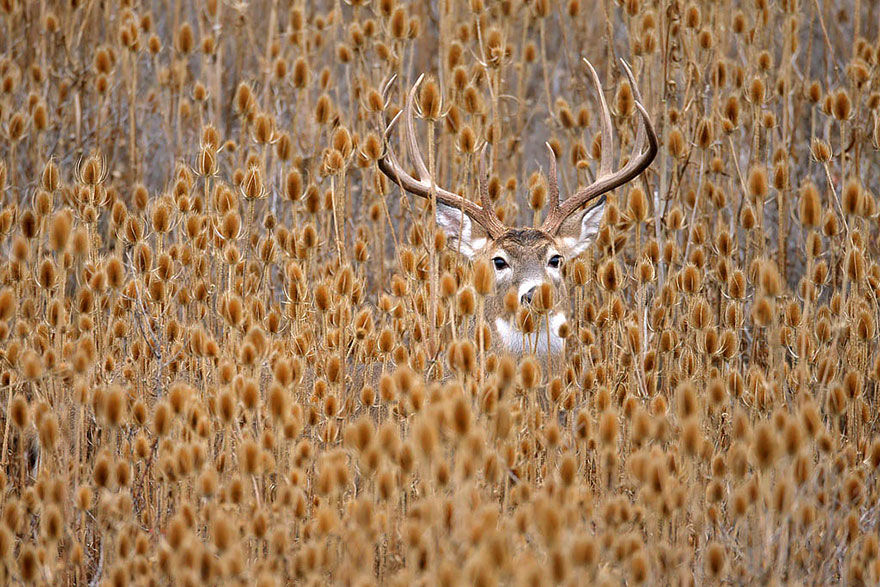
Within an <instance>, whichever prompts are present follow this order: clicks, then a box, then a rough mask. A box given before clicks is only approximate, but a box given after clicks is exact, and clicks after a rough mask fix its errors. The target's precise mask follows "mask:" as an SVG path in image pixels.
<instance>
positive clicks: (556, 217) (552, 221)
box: [541, 59, 658, 234]
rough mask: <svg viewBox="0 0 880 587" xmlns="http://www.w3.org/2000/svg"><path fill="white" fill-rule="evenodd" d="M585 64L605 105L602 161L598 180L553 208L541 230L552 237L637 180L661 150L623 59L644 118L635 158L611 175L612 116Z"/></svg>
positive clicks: (638, 134)
mask: <svg viewBox="0 0 880 587" xmlns="http://www.w3.org/2000/svg"><path fill="white" fill-rule="evenodd" d="M584 62H585V63H586V64H587V66H588V67H589V69H590V72H591V73H592V74H593V81H594V82H595V83H596V87H597V89H598V90H599V100H600V102H601V104H602V111H603V123H602V161H601V163H600V166H599V175H598V176H597V177H596V181H594V182H593V183H592V184H590V185H588V186H586V187H584V188H581V189H580V190H578V191H577V192H576V193H575V194H574V195H572V196H571V197H569V198H568V199H567V200H565V201H564V202H562V203H561V204H559V205H557V206H555V207H552V208H551V210H550V214H549V215H548V216H547V219H546V220H545V221H544V225H543V226H542V227H541V228H542V229H543V230H545V231H547V232H549V233H551V234H552V233H555V232H556V231H558V230H559V228H560V227H561V226H562V223H563V222H564V221H565V219H566V218H568V217H569V216H571V215H572V214H574V213H575V212H576V211H577V210H578V209H579V208H581V207H582V206H583V205H584V204H586V203H587V202H589V201H590V200H592V199H594V198H597V197H599V196H601V195H602V194H604V193H606V192H609V191H611V190H613V189H615V188H617V187H619V186H621V185H623V184H625V183H627V182H629V181H631V180H633V179H635V178H636V177H638V175H639V174H640V173H642V171H644V170H645V169H647V168H648V166H649V165H650V164H651V162H652V161H653V160H654V157H655V156H656V155H657V151H658V140H657V133H656V132H654V125H653V124H652V123H651V118H650V116H648V112H647V110H645V107H644V106H642V103H641V94H640V93H639V88H638V86H637V85H636V83H635V79H634V78H633V75H632V71H630V70H629V67H628V66H627V65H626V63H625V62H623V61H622V60H621V62H622V65H623V68H624V71H625V73H626V75H627V77H628V78H629V81H630V84H632V87H633V96H634V97H635V105H636V109H637V110H638V111H639V115H640V117H641V124H640V125H639V129H638V131H636V141H635V145H633V156H632V157H631V158H630V160H629V161H628V162H627V164H626V165H624V166H623V168H621V169H620V170H618V171H615V172H614V173H612V172H611V163H610V161H611V149H610V148H609V147H610V140H607V137H608V136H610V134H611V120H610V119H611V114H610V112H609V110H608V105H607V104H606V103H605V97H604V96H603V95H602V90H601V85H600V84H599V79H598V76H596V70H594V69H593V66H592V65H590V62H589V61H587V60H586V59H584ZM645 139H647V140H648V148H647V150H645V151H644V152H642V149H643V148H644V143H645ZM606 153H607V159H606ZM606 166H607V167H606Z"/></svg>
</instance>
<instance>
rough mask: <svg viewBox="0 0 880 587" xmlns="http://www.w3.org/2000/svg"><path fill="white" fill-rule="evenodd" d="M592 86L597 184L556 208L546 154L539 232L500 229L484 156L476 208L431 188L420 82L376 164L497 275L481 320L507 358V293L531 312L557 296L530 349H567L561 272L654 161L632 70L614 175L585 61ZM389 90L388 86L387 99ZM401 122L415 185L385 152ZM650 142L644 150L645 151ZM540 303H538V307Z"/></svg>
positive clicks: (607, 124) (518, 346)
mask: <svg viewBox="0 0 880 587" xmlns="http://www.w3.org/2000/svg"><path fill="white" fill-rule="evenodd" d="M584 62H585V63H586V65H587V67H588V69H589V71H590V73H591V75H592V78H593V83H594V84H595V86H596V91H597V93H598V95H599V103H600V105H601V107H602V115H601V117H600V118H601V121H602V156H601V161H600V164H599V169H598V172H597V174H596V180H595V181H594V182H593V183H592V184H590V185H588V186H585V187H583V188H581V189H579V190H578V191H577V192H576V193H574V194H573V195H571V196H570V197H568V198H567V199H566V200H565V201H563V202H560V201H559V186H558V183H557V177H556V175H557V174H556V156H555V154H554V153H553V150H552V149H550V147H549V145H548V149H549V150H550V174H549V199H550V212H549V213H548V214H547V217H546V219H545V220H544V223H543V224H542V225H541V227H540V228H524V229H520V228H512V227H508V226H505V225H504V224H503V223H502V222H501V220H500V219H499V218H498V215H497V214H496V213H495V209H494V208H493V204H492V202H491V200H490V199H489V188H488V181H487V178H486V176H487V174H486V168H485V159H484V157H483V153H482V152H481V154H480V173H479V184H480V186H479V187H480V203H479V204H477V203H476V202H474V201H472V200H469V199H467V198H465V197H463V196H461V195H458V194H455V193H453V192H450V191H447V190H445V189H443V188H441V187H439V186H437V185H435V183H434V182H433V181H432V180H431V176H430V174H429V173H428V168H427V166H426V165H425V162H424V159H423V158H422V155H421V151H420V150H419V147H418V143H417V141H416V134H415V123H414V121H413V102H414V98H415V93H416V90H417V89H418V86H419V83H420V82H421V79H422V78H419V81H417V82H416V83H415V85H414V86H413V88H412V89H411V90H410V92H409V94H408V95H407V99H406V105H405V107H404V109H403V110H402V111H401V113H400V114H398V115H397V116H396V117H395V118H394V120H392V122H391V123H390V124H389V126H388V128H387V129H386V131H385V154H384V155H383V156H382V158H381V159H379V169H381V170H382V172H383V173H385V175H387V176H388V177H389V178H390V179H391V180H392V181H393V182H394V183H396V184H397V185H399V186H400V187H401V188H403V189H404V190H406V191H407V192H409V193H411V194H414V195H416V196H419V197H422V198H427V199H436V201H437V209H436V218H437V224H438V226H440V227H442V228H443V230H444V231H445V232H446V234H447V236H448V237H449V238H448V242H449V244H450V246H451V248H452V249H453V250H456V251H458V252H460V253H461V254H462V255H464V256H465V257H468V258H470V259H477V258H485V259H488V260H490V261H491V263H492V266H493V267H494V269H495V287H496V291H495V295H494V296H493V297H491V298H490V299H488V300H487V305H486V316H485V317H486V319H487V320H488V322H489V324H490V325H492V327H493V328H494V330H495V337H494V340H496V341H498V342H500V345H501V346H502V347H504V348H505V349H506V350H508V351H511V352H514V353H523V352H525V351H526V350H527V349H526V348H524V347H525V341H524V337H523V335H522V333H521V332H519V331H518V330H517V329H516V328H515V327H514V326H515V325H514V324H513V321H512V320H511V318H509V317H508V316H507V314H505V313H504V312H503V311H502V309H503V308H502V306H503V299H504V296H505V295H506V292H507V291H509V290H510V289H511V288H512V289H513V290H514V291H515V292H516V295H517V297H518V298H519V301H520V303H521V304H523V305H530V304H533V302H534V301H535V300H534V295H535V292H536V291H537V288H539V287H541V286H542V284H544V283H548V284H550V285H551V286H552V287H553V288H554V289H555V291H556V293H555V294H554V296H553V298H554V302H558V303H554V304H553V305H552V307H543V308H536V309H539V310H541V312H539V313H540V314H541V315H542V316H544V318H543V323H542V324H538V325H537V326H538V327H539V331H540V332H544V333H546V332H547V330H548V329H549V334H545V335H544V336H537V337H536V339H535V343H536V344H535V343H533V344H532V346H531V348H535V350H537V352H538V353H539V354H555V353H558V352H560V351H562V350H563V349H564V345H563V340H562V338H561V337H560V336H559V328H560V327H561V326H562V324H564V323H565V322H566V311H567V304H566V302H567V298H568V296H567V293H566V291H565V283H564V281H563V279H562V267H563V265H564V264H565V263H566V261H570V260H571V259H572V258H574V257H576V256H577V255H578V254H580V253H581V252H583V251H584V250H586V249H587V248H588V247H589V246H590V245H591V244H592V243H593V241H594V239H595V237H596V234H597V232H598V230H599V223H600V222H601V220H602V214H603V213H604V211H605V198H604V197H603V194H605V193H607V192H609V191H611V190H613V189H615V188H617V187H619V186H621V185H623V184H625V183H627V182H629V181H632V180H633V179H635V178H636V177H637V176H638V175H639V174H640V173H641V172H642V171H644V170H645V169H646V168H647V167H648V166H649V165H650V164H651V161H653V159H654V157H655V156H656V155H657V150H658V145H657V135H656V133H655V132H654V128H653V126H652V124H651V119H650V118H649V117H648V113H647V112H646V111H645V108H644V107H643V106H642V103H641V101H642V99H641V95H640V93H639V89H638V86H637V85H636V83H635V80H634V79H633V76H632V72H631V71H630V70H629V67H627V66H626V64H625V63H623V69H624V72H625V73H626V75H627V77H628V78H629V81H630V84H631V86H632V89H633V96H634V97H635V105H636V109H637V110H638V112H639V115H640V122H641V124H640V125H639V127H638V131H637V133H636V139H635V145H634V146H633V155H632V157H630V159H629V161H628V162H627V163H626V165H624V166H623V167H622V168H621V169H620V170H618V171H612V168H611V165H612V161H611V153H612V152H613V150H614V147H613V144H614V136H613V132H612V128H611V112H610V111H609V110H608V105H607V104H606V102H605V96H604V94H603V92H602V84H601V83H600V82H599V77H598V76H597V75H596V71H595V70H594V69H593V66H592V65H590V63H589V61H587V60H586V59H585V60H584ZM392 80H393V78H392ZM390 86H391V83H390V82H389V83H388V84H386V86H385V95H386V97H387V92H388V90H389V88H390ZM401 118H403V120H404V125H405V126H404V134H405V138H406V140H407V142H408V145H409V152H410V158H411V160H412V163H413V165H414V166H415V168H416V171H417V173H418V178H416V177H414V176H412V175H410V174H409V173H408V172H407V171H405V170H404V168H403V166H401V165H400V163H399V162H398V161H397V157H396V156H395V154H394V152H393V151H392V150H391V149H390V148H389V147H388V138H389V136H390V135H391V132H392V131H393V129H394V127H395V126H396V125H397V123H398V122H399V120H400V119H401ZM646 142H647V145H646V144H645V143H646ZM542 301H543V300H542Z"/></svg>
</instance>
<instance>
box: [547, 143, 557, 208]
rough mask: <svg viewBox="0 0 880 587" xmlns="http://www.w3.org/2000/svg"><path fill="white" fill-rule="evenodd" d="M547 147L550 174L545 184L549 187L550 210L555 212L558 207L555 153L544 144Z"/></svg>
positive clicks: (548, 145) (548, 144)
mask: <svg viewBox="0 0 880 587" xmlns="http://www.w3.org/2000/svg"><path fill="white" fill-rule="evenodd" d="M544 144H545V145H547V150H548V151H550V173H549V174H548V176H547V183H548V184H549V186H550V209H551V210H555V209H556V208H558V207H559V176H558V175H557V172H556V151H554V150H553V147H551V146H550V143H546V142H545V143H544Z"/></svg>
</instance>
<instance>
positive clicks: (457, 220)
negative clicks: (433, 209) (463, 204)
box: [437, 202, 489, 259]
mask: <svg viewBox="0 0 880 587" xmlns="http://www.w3.org/2000/svg"><path fill="white" fill-rule="evenodd" d="M437 226H439V227H440V228H442V229H443V232H445V233H446V237H447V239H448V243H449V248H450V249H452V250H453V251H459V252H461V254H462V255H464V256H465V257H467V258H469V259H473V258H474V257H475V256H476V255H477V253H479V252H480V251H482V250H483V249H484V248H485V247H486V245H488V244H489V235H488V234H487V233H486V231H485V229H483V227H482V226H480V225H479V224H477V223H476V222H474V221H472V220H471V219H470V218H469V217H468V215H467V214H465V213H463V212H462V211H461V210H459V209H457V208H453V207H451V206H446V205H445V204H441V203H440V202H437Z"/></svg>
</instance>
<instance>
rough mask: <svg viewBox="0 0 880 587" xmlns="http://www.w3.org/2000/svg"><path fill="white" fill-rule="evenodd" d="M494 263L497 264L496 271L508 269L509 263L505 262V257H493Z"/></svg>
mask: <svg viewBox="0 0 880 587" xmlns="http://www.w3.org/2000/svg"><path fill="white" fill-rule="evenodd" d="M492 262H493V263H494V264H495V269H497V270H498V271H501V270H502V269H506V268H507V267H508V265H507V261H505V260H504V258H503V257H493V258H492Z"/></svg>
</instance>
